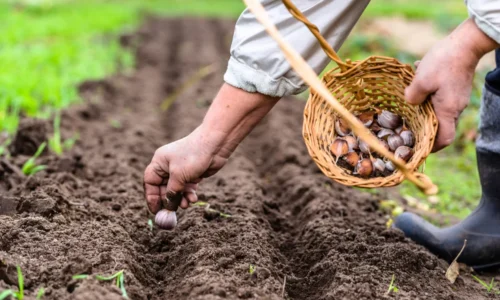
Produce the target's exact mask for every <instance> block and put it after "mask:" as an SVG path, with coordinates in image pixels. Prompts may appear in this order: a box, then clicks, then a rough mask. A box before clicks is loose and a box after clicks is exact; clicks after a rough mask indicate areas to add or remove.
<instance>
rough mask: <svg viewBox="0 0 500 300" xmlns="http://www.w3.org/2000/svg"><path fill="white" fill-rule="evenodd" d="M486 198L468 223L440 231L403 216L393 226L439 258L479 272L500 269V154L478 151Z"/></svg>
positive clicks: (417, 217) (409, 216)
mask: <svg viewBox="0 0 500 300" xmlns="http://www.w3.org/2000/svg"><path fill="white" fill-rule="evenodd" d="M476 153H477V163H478V168H479V177H480V180H481V187H482V192H483V195H482V197H481V202H480V203H479V206H478V207H477V208H476V210H474V211H473V212H472V213H471V214H470V215H469V216H468V217H467V218H466V219H465V220H463V221H462V222H460V223H458V224H457V225H454V226H451V227H448V228H443V229H441V228H438V227H436V226H434V225H432V224H430V223H428V222H427V221H425V220H424V219H422V218H420V217H419V216H417V215H415V214H412V213H403V214H401V215H400V216H399V217H398V218H397V219H396V221H395V222H394V226H395V227H396V228H399V229H401V230H402V231H403V232H404V234H405V235H406V236H407V237H409V238H410V239H412V240H413V241H415V242H416V243H417V244H420V245H423V246H424V247H426V248H427V249H429V251H431V252H432V253H434V254H436V255H437V256H439V257H441V258H443V259H446V260H447V261H448V262H451V261H453V259H455V257H456V256H457V254H458V253H459V251H460V249H461V248H462V246H463V244H464V240H467V246H466V247H465V249H464V252H463V253H462V254H461V255H460V258H459V259H458V261H459V262H462V263H465V264H467V265H469V266H471V267H473V268H474V269H476V270H481V269H490V268H497V267H500V154H497V153H492V152H483V151H481V150H477V151H476Z"/></svg>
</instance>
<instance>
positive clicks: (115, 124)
mask: <svg viewBox="0 0 500 300" xmlns="http://www.w3.org/2000/svg"><path fill="white" fill-rule="evenodd" d="M109 125H111V127H113V128H115V129H120V128H122V123H121V122H120V121H119V120H117V119H111V120H109Z"/></svg>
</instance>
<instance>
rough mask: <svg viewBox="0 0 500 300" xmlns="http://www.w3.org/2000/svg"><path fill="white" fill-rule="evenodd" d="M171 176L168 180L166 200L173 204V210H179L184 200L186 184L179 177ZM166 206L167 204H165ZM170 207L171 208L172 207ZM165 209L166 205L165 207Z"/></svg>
mask: <svg viewBox="0 0 500 300" xmlns="http://www.w3.org/2000/svg"><path fill="white" fill-rule="evenodd" d="M172 175H173V174H171V177H169V178H168V183H167V189H166V195H165V196H166V199H167V200H168V201H169V202H172V203H171V204H170V205H173V206H172V208H175V209H177V207H178V206H179V205H180V203H181V200H182V194H183V191H184V187H185V182H184V181H183V180H180V179H179V177H178V176H175V175H173V176H172ZM165 204H166V203H165ZM170 205H169V206H170ZM163 206H164V208H165V205H163Z"/></svg>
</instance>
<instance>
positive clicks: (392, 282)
mask: <svg viewBox="0 0 500 300" xmlns="http://www.w3.org/2000/svg"><path fill="white" fill-rule="evenodd" d="M395 280H396V276H394V274H392V279H391V283H390V284H389V288H388V289H387V292H385V294H386V295H389V294H390V293H391V292H392V293H397V292H399V288H398V287H397V286H396V285H394V281H395Z"/></svg>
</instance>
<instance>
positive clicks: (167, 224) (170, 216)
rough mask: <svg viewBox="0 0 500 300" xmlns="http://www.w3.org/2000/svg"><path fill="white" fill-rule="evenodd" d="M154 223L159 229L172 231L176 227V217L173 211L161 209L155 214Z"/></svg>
mask: <svg viewBox="0 0 500 300" xmlns="http://www.w3.org/2000/svg"><path fill="white" fill-rule="evenodd" d="M155 223H156V225H158V227H160V228H161V229H165V230H172V229H174V228H175V226H176V225H177V215H176V213H175V211H169V210H166V209H162V210H160V211H159V212H158V213H157V214H156V216H155Z"/></svg>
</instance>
